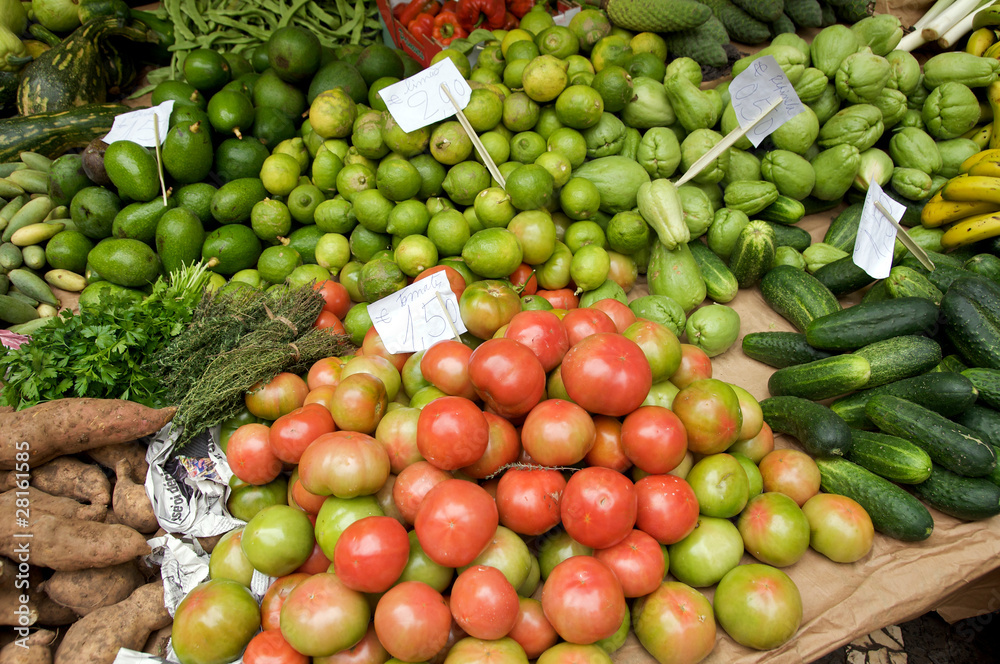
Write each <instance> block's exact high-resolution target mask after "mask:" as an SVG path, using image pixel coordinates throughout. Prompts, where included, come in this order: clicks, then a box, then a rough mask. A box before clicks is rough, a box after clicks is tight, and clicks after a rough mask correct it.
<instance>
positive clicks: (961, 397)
mask: <svg viewBox="0 0 1000 664" xmlns="http://www.w3.org/2000/svg"><path fill="white" fill-rule="evenodd" d="M878 394H888V395H891V396H894V397H899V398H901V399H906V400H907V401H912V402H913V403H915V404H919V405H921V406H923V407H924V408H929V409H931V410H933V411H934V412H936V413H939V414H941V415H944V416H945V417H952V416H954V415H958V414H959V413H961V412H963V411H965V410H966V409H967V408H969V407H970V406H971V405H972V404H973V403H975V401H976V395H977V393H976V388H974V387H973V386H972V382H971V381H970V380H969V379H968V378H966V377H965V376H963V375H961V374H959V373H952V372H937V371H935V372H928V373H925V374H923V375H922V376H914V377H913V378H904V379H903V380H897V381H895V382H893V383H889V384H888V385H882V386H881V387H875V388H872V389H870V390H862V391H860V392H855V393H854V394H849V395H847V396H846V397H842V398H840V399H837V400H836V401H834V402H833V403H832V404H830V408H831V409H832V410H833V412H835V413H837V414H838V415H840V416H841V417H842V418H844V421H845V422H847V424H848V425H849V426H850V427H852V428H855V429H871V428H874V426H875V425H874V424H872V422H871V420H869V419H868V416H867V415H865V406H866V405H868V401H869V400H871V398H872V397H874V396H876V395H878Z"/></svg>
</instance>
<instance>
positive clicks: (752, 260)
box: [729, 220, 774, 288]
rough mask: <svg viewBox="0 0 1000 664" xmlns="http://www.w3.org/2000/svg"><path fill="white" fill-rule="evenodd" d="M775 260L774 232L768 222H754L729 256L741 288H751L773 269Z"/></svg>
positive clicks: (737, 240) (744, 231)
mask: <svg viewBox="0 0 1000 664" xmlns="http://www.w3.org/2000/svg"><path fill="white" fill-rule="evenodd" d="M773 260H774V231H773V230H772V229H771V227H770V226H769V225H768V224H767V222H766V221H759V220H754V221H751V222H750V223H749V224H747V226H746V228H744V229H743V231H742V232H741V233H740V235H739V237H738V238H736V244H735V245H734V246H733V253H732V254H730V255H729V269H730V270H732V272H733V275H734V276H735V277H736V281H737V282H738V283H739V285H740V288H750V287H751V286H754V285H756V284H757V282H758V281H760V278H761V277H763V276H764V274H765V273H766V272H767V271H768V270H769V269H771V261H773Z"/></svg>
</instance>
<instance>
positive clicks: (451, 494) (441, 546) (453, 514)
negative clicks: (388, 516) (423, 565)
mask: <svg viewBox="0 0 1000 664" xmlns="http://www.w3.org/2000/svg"><path fill="white" fill-rule="evenodd" d="M499 523H500V518H499V516H498V514H497V505H496V503H495V502H494V501H493V498H492V497H491V496H490V494H488V493H487V492H486V490H485V489H483V488H482V487H480V486H479V485H477V484H474V483H473V482H468V481H466V480H445V481H444V482H441V483H440V484H438V485H437V486H435V487H434V488H433V489H431V490H430V491H428V492H427V495H426V496H424V499H423V501H422V502H421V503H420V508H419V509H418V510H417V518H416V521H415V522H414V524H413V526H414V530H416V531H417V539H419V540H420V546H421V547H423V549H424V553H426V554H427V556H428V557H429V558H430V559H431V560H433V561H434V562H436V563H438V564H439V565H445V566H447V567H462V566H463V565H468V564H469V563H471V562H472V561H473V560H475V558H476V556H478V555H479V553H480V552H481V551H482V550H483V549H485V548H486V546H487V545H488V544H489V543H490V542H491V541H493V534H494V533H495V532H496V529H497V526H498V525H499ZM390 652H391V651H390Z"/></svg>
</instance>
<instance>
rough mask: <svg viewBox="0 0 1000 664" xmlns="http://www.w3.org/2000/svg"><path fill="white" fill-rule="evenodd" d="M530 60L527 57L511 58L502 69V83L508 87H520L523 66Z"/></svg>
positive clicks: (522, 83) (522, 77)
mask: <svg viewBox="0 0 1000 664" xmlns="http://www.w3.org/2000/svg"><path fill="white" fill-rule="evenodd" d="M529 62H531V60H530V59H528V58H518V59H517V60H511V61H510V62H509V63H507V66H506V67H505V68H504V70H503V84H504V85H506V86H507V87H508V88H520V87H521V86H522V85H524V68H525V67H527V66H528V63H529Z"/></svg>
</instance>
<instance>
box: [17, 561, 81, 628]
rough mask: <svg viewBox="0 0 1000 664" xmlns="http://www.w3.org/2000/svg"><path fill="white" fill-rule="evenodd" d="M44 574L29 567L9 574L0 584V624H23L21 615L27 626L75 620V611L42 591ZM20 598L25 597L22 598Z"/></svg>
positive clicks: (64, 623)
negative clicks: (11, 574)
mask: <svg viewBox="0 0 1000 664" xmlns="http://www.w3.org/2000/svg"><path fill="white" fill-rule="evenodd" d="M43 578H44V577H43V576H42V572H41V570H40V569H38V568H35V567H32V568H30V569H29V570H28V572H27V575H21V577H20V578H17V577H12V578H10V579H8V580H6V581H5V582H4V583H3V585H2V586H0V625H11V626H13V625H18V624H22V623H21V617H22V615H23V616H24V617H25V618H26V619H27V621H28V626H31V625H68V624H70V623H72V622H75V621H76V619H77V617H78V616H77V614H76V612H75V611H73V610H72V609H69V608H66V607H65V606H62V605H60V604H56V603H55V602H54V601H52V599H51V598H49V596H48V595H46V594H45V592H44V590H43V585H44V584H43V582H42V579H43ZM18 581H20V582H21V583H18ZM19 586H20V587H19ZM22 599H27V600H28V601H27V602H22V601H21V600H22ZM22 607H23V608H22Z"/></svg>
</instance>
